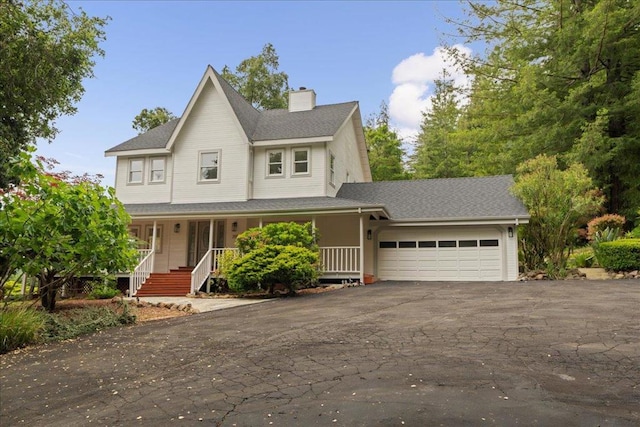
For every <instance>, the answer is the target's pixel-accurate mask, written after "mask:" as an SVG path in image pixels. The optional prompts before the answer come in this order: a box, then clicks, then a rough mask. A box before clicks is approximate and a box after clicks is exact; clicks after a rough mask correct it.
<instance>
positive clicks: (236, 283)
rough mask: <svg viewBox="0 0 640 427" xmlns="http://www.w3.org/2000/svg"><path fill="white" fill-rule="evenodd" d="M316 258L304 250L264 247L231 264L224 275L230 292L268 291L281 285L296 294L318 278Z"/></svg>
mask: <svg viewBox="0 0 640 427" xmlns="http://www.w3.org/2000/svg"><path fill="white" fill-rule="evenodd" d="M318 267H319V256H318V253H317V252H314V251H312V250H310V249H307V248H301V247H297V246H282V245H267V246H263V247H260V248H258V249H255V250H252V251H250V252H249V253H247V254H246V255H244V256H242V257H241V258H238V259H236V260H234V261H233V262H232V263H231V265H230V267H229V271H228V272H227V280H228V283H229V288H230V289H231V290H233V291H236V292H242V291H251V290H258V289H261V288H262V289H267V288H268V289H269V291H270V292H273V286H274V285H275V284H278V283H281V284H283V285H284V286H285V287H286V288H287V289H289V291H291V292H295V290H296V289H298V288H299V287H300V286H302V285H308V284H310V283H313V282H315V281H316V280H317V279H318V275H319V268H318Z"/></svg>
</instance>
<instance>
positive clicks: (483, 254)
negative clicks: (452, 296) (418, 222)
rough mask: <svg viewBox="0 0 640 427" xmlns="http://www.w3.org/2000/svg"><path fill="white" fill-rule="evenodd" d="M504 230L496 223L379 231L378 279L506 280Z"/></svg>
mask: <svg viewBox="0 0 640 427" xmlns="http://www.w3.org/2000/svg"><path fill="white" fill-rule="evenodd" d="M503 234H504V233H503V232H502V230H501V229H500V228H498V227H486V228H478V227H470V228H469V229H467V228H465V227H460V229H457V230H456V229H437V228H429V227H424V228H417V227H411V228H410V229H406V228H403V229H390V230H384V231H381V232H380V233H379V234H378V239H377V252H378V254H377V258H378V262H377V266H378V277H379V278H380V279H381V280H420V281H422V280H424V281H434V280H444V281H474V280H492V281H499V280H505V279H506V277H505V265H504V264H505V263H504V258H505V256H504V250H503V247H504V241H503Z"/></svg>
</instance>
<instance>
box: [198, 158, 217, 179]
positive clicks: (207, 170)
mask: <svg viewBox="0 0 640 427" xmlns="http://www.w3.org/2000/svg"><path fill="white" fill-rule="evenodd" d="M199 168H200V170H199V174H198V180H199V181H202V182H212V181H218V180H219V179H220V151H206V152H202V153H200V165H199Z"/></svg>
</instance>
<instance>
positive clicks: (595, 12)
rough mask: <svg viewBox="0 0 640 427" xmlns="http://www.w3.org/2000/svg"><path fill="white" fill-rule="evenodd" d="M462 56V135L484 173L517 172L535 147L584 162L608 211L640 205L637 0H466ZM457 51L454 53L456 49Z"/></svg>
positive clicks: (461, 26) (563, 158)
mask: <svg viewBox="0 0 640 427" xmlns="http://www.w3.org/2000/svg"><path fill="white" fill-rule="evenodd" d="M467 4H468V7H467V12H468V14H469V19H468V20H465V21H464V22H461V23H459V25H458V28H459V32H460V35H461V36H462V38H463V39H464V41H466V42H476V41H481V42H484V43H486V45H487V46H488V48H487V51H486V52H485V53H483V54H479V55H477V56H475V57H465V56H463V55H459V54H458V56H457V58H458V60H459V63H460V64H461V65H462V66H463V67H464V69H465V71H466V72H467V73H468V74H469V75H471V76H472V77H473V78H474V84H473V88H472V91H471V95H470V100H469V106H468V108H467V109H466V111H465V119H464V129H463V134H464V138H465V140H467V141H473V142H474V145H475V147H474V150H473V152H472V157H473V158H472V162H473V163H474V164H475V165H477V166H480V165H482V164H484V166H483V167H482V169H481V170H480V168H476V172H478V171H480V173H512V172H514V171H515V168H516V166H517V165H518V164H519V163H521V162H522V161H525V160H527V159H531V158H534V157H535V156H537V155H538V154H541V153H546V154H549V155H554V154H558V155H559V159H560V160H561V161H563V162H569V163H571V162H580V163H582V164H583V165H584V166H585V167H586V168H587V169H588V171H589V174H590V176H591V177H592V178H593V180H594V182H595V184H596V185H597V186H599V187H601V188H602V190H603V191H604V194H605V195H606V198H607V211H609V212H613V213H622V214H626V216H630V215H632V214H633V209H634V208H635V207H637V206H638V204H640V181H639V180H638V179H637V177H638V176H639V175H640V162H639V161H638V153H639V152H640V124H639V123H638V120H637V117H638V116H639V114H640V101H638V100H639V99H640V49H639V48H638V46H640V31H638V23H639V22H640V3H639V2H637V1H627V0H588V1H575V0H559V1H555V0H554V1H552V0H541V1H539V0H519V1H516V2H514V1H509V0H497V1H495V2H468V3H467ZM451 52H452V53H453V54H454V55H455V54H456V53H457V52H456V51H455V49H454V48H452V49H451Z"/></svg>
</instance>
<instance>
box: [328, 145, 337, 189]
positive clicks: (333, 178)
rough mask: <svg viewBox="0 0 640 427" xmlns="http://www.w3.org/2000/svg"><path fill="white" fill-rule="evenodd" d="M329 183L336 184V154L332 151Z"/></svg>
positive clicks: (330, 153)
mask: <svg viewBox="0 0 640 427" xmlns="http://www.w3.org/2000/svg"><path fill="white" fill-rule="evenodd" d="M332 159H333V162H332ZM329 184H331V185H332V186H334V187H335V186H336V156H335V155H334V154H333V153H332V152H331V151H329Z"/></svg>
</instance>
